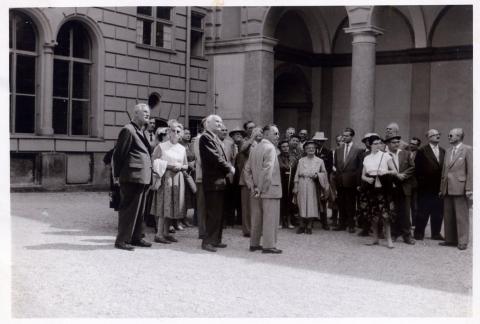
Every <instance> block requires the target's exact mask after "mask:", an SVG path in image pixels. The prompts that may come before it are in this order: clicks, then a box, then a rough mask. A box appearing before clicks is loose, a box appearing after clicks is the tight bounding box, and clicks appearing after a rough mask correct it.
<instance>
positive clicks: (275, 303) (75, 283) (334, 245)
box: [11, 192, 472, 318]
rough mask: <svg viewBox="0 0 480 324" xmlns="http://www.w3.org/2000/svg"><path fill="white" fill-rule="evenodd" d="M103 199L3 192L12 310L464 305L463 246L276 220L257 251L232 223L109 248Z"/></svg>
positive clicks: (354, 309)
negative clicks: (215, 242) (266, 247)
mask: <svg viewBox="0 0 480 324" xmlns="http://www.w3.org/2000/svg"><path fill="white" fill-rule="evenodd" d="M107 205H108V196H107V194H106V193H103V192H102V193H98V192H79V193H13V194H11V206H12V216H13V217H12V263H13V268H12V316H13V317H16V318H32V317H117V318H124V317H366V316H367V317H383V316H387V317H405V316H408V317H410V316H415V317H437V316H438V317H451V316H455V317H464V316H471V315H472V309H471V303H472V249H471V248H469V249H468V250H466V251H459V250H458V249H456V248H445V247H440V246H438V245H437V241H431V240H428V239H427V240H425V241H424V242H423V243H422V242H417V244H416V245H414V246H409V245H406V244H404V243H402V242H398V243H395V249H393V250H389V249H387V248H386V247H385V242H382V244H383V246H376V247H370V246H365V245H364V243H366V242H368V241H369V239H368V238H362V237H358V236H356V235H352V234H348V233H347V232H333V231H329V232H326V231H322V230H319V229H314V234H313V235H296V234H295V233H294V231H292V230H280V231H279V238H278V248H281V249H283V251H284V253H283V254H281V255H265V254H261V253H260V252H255V253H252V252H249V251H248V245H249V244H248V239H246V238H244V237H243V236H242V235H241V230H240V228H239V227H238V226H237V228H233V229H232V228H228V229H227V230H225V232H224V242H225V243H227V244H228V248H226V249H223V250H219V251H218V252H217V253H209V252H205V251H203V250H201V249H200V241H199V240H198V239H197V231H196V228H188V229H186V230H184V231H181V232H177V234H176V235H177V238H178V239H179V243H176V244H170V245H163V244H154V245H153V247H152V248H143V249H142V248H137V249H136V250H135V251H134V252H128V251H123V250H118V249H114V247H113V243H114V236H115V233H116V224H117V216H116V213H114V212H113V210H111V209H108V208H107V207H106V206H107ZM317 227H318V226H317ZM146 234H147V239H149V240H152V239H153V231H152V229H150V228H149V229H147V232H146ZM428 235H429V234H428V233H427V236H428Z"/></svg>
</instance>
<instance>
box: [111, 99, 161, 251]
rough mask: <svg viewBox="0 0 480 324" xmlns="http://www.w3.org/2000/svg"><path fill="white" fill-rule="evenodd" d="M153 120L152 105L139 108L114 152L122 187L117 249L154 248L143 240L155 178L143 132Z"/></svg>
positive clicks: (125, 128) (116, 180)
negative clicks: (149, 188)
mask: <svg viewBox="0 0 480 324" xmlns="http://www.w3.org/2000/svg"><path fill="white" fill-rule="evenodd" d="M149 117H150V108H149V107H148V105H146V104H138V105H136V106H135V110H134V116H133V119H132V122H131V123H129V124H127V125H125V126H124V127H123V128H122V130H121V131H120V134H119V135H118V140H117V144H116V146H115V151H114V152H113V162H114V174H113V177H114V182H115V183H117V184H118V183H119V184H120V206H119V210H118V233H117V238H116V240H115V247H116V248H117V249H122V250H128V251H133V250H134V248H133V246H132V245H135V246H140V247H150V246H152V244H151V243H150V242H146V241H145V240H144V239H143V238H142V236H143V227H142V222H143V213H144V210H145V200H146V193H147V191H148V187H149V185H150V182H151V179H152V161H151V147H150V143H149V142H148V140H147V138H145V133H144V130H143V128H144V127H145V125H148V121H149Z"/></svg>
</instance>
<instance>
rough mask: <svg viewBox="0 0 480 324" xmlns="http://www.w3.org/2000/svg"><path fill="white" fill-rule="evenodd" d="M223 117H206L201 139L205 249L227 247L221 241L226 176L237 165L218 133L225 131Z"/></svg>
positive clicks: (214, 249)
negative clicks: (233, 164) (234, 163)
mask: <svg viewBox="0 0 480 324" xmlns="http://www.w3.org/2000/svg"><path fill="white" fill-rule="evenodd" d="M222 127H223V123H222V118H221V117H220V116H218V115H209V116H208V117H207V119H206V121H205V133H204V134H203V135H202V136H201V137H200V139H199V144H198V145H199V147H198V148H199V151H200V158H201V160H202V185H203V190H204V194H205V207H206V217H205V227H206V228H205V230H206V233H205V237H204V239H203V241H202V249H203V250H206V251H209V252H216V251H217V248H225V247H227V245H226V244H223V243H222V229H223V207H224V198H225V188H226V185H227V181H226V177H227V175H228V174H234V173H235V168H234V167H233V166H232V164H231V163H230V162H228V159H227V156H226V154H225V150H224V148H223V145H222V142H221V140H220V139H219V138H218V136H217V135H216V134H218V133H219V132H221V131H222Z"/></svg>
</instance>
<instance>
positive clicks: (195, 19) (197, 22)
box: [192, 14, 203, 29]
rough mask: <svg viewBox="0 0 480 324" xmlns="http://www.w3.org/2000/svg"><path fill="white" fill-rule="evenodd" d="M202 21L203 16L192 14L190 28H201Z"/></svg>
mask: <svg viewBox="0 0 480 324" xmlns="http://www.w3.org/2000/svg"><path fill="white" fill-rule="evenodd" d="M202 19H203V16H201V15H195V14H192V27H193V28H200V29H201V28H202Z"/></svg>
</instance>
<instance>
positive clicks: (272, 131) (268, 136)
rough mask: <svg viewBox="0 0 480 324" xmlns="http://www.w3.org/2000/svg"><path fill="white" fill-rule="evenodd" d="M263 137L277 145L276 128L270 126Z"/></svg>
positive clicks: (277, 135)
mask: <svg viewBox="0 0 480 324" xmlns="http://www.w3.org/2000/svg"><path fill="white" fill-rule="evenodd" d="M264 136H265V138H266V139H267V140H269V141H270V142H272V144H273V145H277V143H278V139H279V138H280V134H279V133H278V128H277V127H275V126H272V127H271V128H270V130H269V131H267V132H266V134H264Z"/></svg>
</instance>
